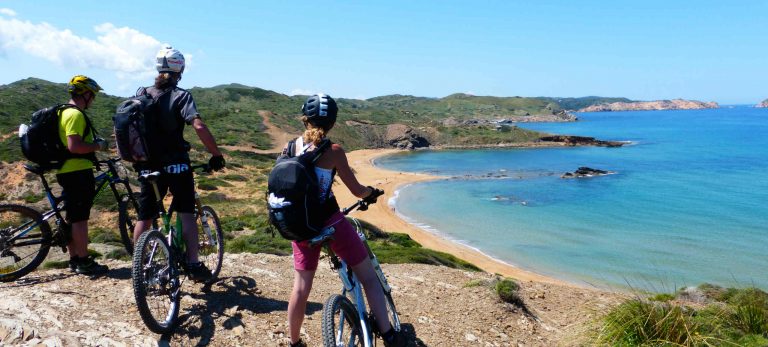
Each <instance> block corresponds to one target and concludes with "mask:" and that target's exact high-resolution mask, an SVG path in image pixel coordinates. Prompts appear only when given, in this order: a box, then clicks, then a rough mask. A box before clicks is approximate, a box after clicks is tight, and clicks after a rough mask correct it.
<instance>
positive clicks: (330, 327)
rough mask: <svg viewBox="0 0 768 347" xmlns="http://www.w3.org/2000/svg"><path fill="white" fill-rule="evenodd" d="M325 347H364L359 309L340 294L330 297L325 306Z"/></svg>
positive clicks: (323, 328)
mask: <svg viewBox="0 0 768 347" xmlns="http://www.w3.org/2000/svg"><path fill="white" fill-rule="evenodd" d="M321 326H322V331H323V346H325V347H337V346H363V345H364V344H365V342H364V341H363V332H362V328H361V327H360V321H359V320H358V314H357V309H356V308H355V305H353V304H352V302H351V301H349V299H347V298H346V297H344V296H341V295H339V294H333V295H331V296H329V297H328V300H326V301H325V305H323V318H322V323H321Z"/></svg>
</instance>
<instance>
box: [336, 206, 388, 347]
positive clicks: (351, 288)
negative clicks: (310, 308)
mask: <svg viewBox="0 0 768 347" xmlns="http://www.w3.org/2000/svg"><path fill="white" fill-rule="evenodd" d="M355 222H357V220H356V219H355ZM356 224H357V223H356ZM329 228H333V227H329ZM355 229H357V230H358V232H357V236H359V237H360V240H361V241H363V244H364V245H365V248H366V250H367V251H368V256H369V257H370V259H371V263H372V265H373V268H374V271H376V277H377V278H378V279H379V284H381V289H382V290H383V291H384V292H385V293H390V292H391V291H392V288H391V287H390V286H389V283H387V278H386V277H385V276H384V272H383V271H382V270H381V266H380V265H379V261H378V259H376V255H375V254H373V252H371V249H370V248H369V247H368V244H367V243H366V238H365V235H364V234H363V233H361V232H360V231H359V230H361V229H360V227H359V225H356V228H355ZM326 232H329V233H333V231H331V230H324V231H323V234H325V233H326ZM339 263H340V264H341V266H340V268H339V279H341V283H343V284H344V286H343V287H342V289H341V295H342V296H345V297H346V296H347V293H351V294H352V296H353V299H354V300H352V301H353V302H354V304H355V308H356V309H357V316H358V317H357V319H358V321H360V327H361V328H362V330H363V339H364V341H363V342H364V345H365V346H366V347H370V346H373V336H372V335H373V334H372V331H373V327H371V326H369V324H368V323H369V322H368V319H367V317H366V313H367V312H368V309H367V307H366V306H365V296H364V294H363V289H362V285H360V281H359V280H358V279H357V276H356V275H355V273H354V272H353V271H352V269H350V268H349V267H348V265H347V263H346V262H345V261H344V260H342V259H341V258H339ZM343 323H344V316H343V314H342V315H341V317H340V319H339V323H338V324H339V325H338V326H342V324H343ZM390 323H391V324H393V325H394V324H397V323H396V322H390ZM339 334H341V331H339ZM340 339H341V336H336V340H337V341H338V340H340Z"/></svg>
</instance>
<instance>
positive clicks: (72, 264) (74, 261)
mask: <svg viewBox="0 0 768 347" xmlns="http://www.w3.org/2000/svg"><path fill="white" fill-rule="evenodd" d="M69 271H70V272H73V273H77V257H74V258H69Z"/></svg>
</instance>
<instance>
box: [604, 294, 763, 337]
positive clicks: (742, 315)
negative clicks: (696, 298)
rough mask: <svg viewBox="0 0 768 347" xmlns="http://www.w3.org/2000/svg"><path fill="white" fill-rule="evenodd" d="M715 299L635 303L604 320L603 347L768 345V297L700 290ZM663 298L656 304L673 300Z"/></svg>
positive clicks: (639, 301)
mask: <svg viewBox="0 0 768 347" xmlns="http://www.w3.org/2000/svg"><path fill="white" fill-rule="evenodd" d="M697 290H699V291H700V292H701V293H703V295H704V296H705V297H706V298H707V299H708V300H709V302H708V303H707V304H706V305H704V306H702V304H701V303H695V304H693V303H692V304H691V305H686V304H684V303H683V302H681V301H683V299H684V298H685V295H682V293H683V292H681V293H679V294H680V295H679V297H677V298H675V299H677V300H678V301H676V302H658V301H670V300H656V301H651V300H642V299H639V298H636V299H630V300H627V301H625V302H624V303H622V304H620V305H619V306H617V307H615V308H614V309H612V310H611V311H610V312H609V313H608V314H607V315H606V316H605V317H604V318H603V319H602V321H601V326H600V329H599V332H598V334H597V338H596V342H597V344H599V345H602V346H667V345H670V346H672V345H674V346H755V347H757V346H761V347H762V346H767V345H768V294H766V292H764V291H762V290H760V289H757V288H745V289H736V288H727V289H725V288H721V287H718V286H714V285H710V284H705V285H702V286H699V287H698V288H697ZM669 296H671V295H665V294H660V295H657V296H655V297H653V298H652V300H653V299H669Z"/></svg>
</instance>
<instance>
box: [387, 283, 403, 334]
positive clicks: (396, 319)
mask: <svg viewBox="0 0 768 347" xmlns="http://www.w3.org/2000/svg"><path fill="white" fill-rule="evenodd" d="M384 296H385V297H386V298H387V316H388V317H389V324H391V325H392V328H393V329H395V331H400V330H401V329H402V327H401V326H400V315H398V314H397V309H396V308H395V300H394V299H392V293H386V292H385V293H384Z"/></svg>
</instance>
